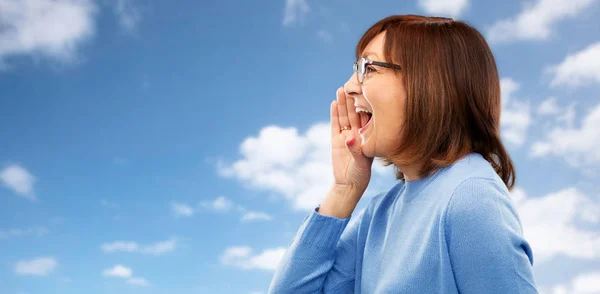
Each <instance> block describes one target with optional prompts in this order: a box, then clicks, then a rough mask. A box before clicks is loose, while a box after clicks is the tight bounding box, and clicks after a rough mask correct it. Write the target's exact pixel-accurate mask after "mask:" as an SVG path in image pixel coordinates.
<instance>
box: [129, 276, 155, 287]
mask: <svg viewBox="0 0 600 294" xmlns="http://www.w3.org/2000/svg"><path fill="white" fill-rule="evenodd" d="M127 283H129V284H131V285H136V286H142V287H147V286H150V283H148V281H146V279H144V278H130V279H128V280H127Z"/></svg>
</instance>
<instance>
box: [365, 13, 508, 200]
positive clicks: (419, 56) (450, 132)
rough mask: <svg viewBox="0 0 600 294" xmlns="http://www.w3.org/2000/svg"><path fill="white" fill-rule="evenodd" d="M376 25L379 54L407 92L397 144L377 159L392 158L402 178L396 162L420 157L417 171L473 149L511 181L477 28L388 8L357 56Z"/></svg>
mask: <svg viewBox="0 0 600 294" xmlns="http://www.w3.org/2000/svg"><path fill="white" fill-rule="evenodd" d="M382 32H385V34H386V35H385V44H384V55H385V59H386V61H388V62H393V63H396V64H398V65H400V66H401V70H400V71H397V72H398V73H400V74H401V75H402V78H403V80H404V83H405V88H406V94H407V101H406V107H405V120H404V126H403V128H402V130H400V134H399V136H400V139H401V140H400V142H401V143H400V146H398V148H397V150H396V152H395V153H394V155H392V156H389V157H388V158H383V159H382V162H383V164H384V165H386V166H389V165H391V164H396V165H395V170H396V177H397V178H398V179H404V174H403V173H402V172H401V171H400V169H399V168H398V165H399V166H403V165H410V164H412V163H414V162H420V163H421V162H422V163H423V167H422V169H421V170H420V175H421V176H423V175H426V174H431V173H433V172H435V171H436V170H438V169H439V168H441V167H444V166H447V165H449V164H452V163H453V162H455V161H456V160H458V159H459V158H461V157H462V156H464V155H466V154H468V153H471V152H476V153H479V154H481V155H482V156H483V157H484V158H485V159H486V160H487V161H488V162H490V164H491V165H492V166H493V168H494V169H495V170H496V173H498V175H499V176H500V178H501V179H502V180H503V181H504V183H505V184H506V186H507V187H508V188H509V189H512V187H513V186H514V183H515V170H514V166H513V163H512V160H511V158H510V156H509V155H508V152H507V151H506V149H505V147H504V145H503V144H502V141H501V139H500V111H501V108H502V107H501V101H500V79H499V77H498V69H497V68H496V62H495V60H494V57H493V55H492V52H491V50H490V48H489V46H488V44H487V42H486V41H485V39H484V38H483V36H482V35H481V34H480V33H479V32H478V31H477V30H475V29H474V28H473V27H471V26H469V25H468V24H466V23H464V22H462V21H455V20H453V19H450V18H441V17H424V16H418V15H395V16H390V17H387V18H384V19H382V20H380V21H379V22H377V23H376V24H374V25H373V26H372V27H371V28H369V29H368V30H367V31H366V32H365V34H364V35H363V36H362V38H361V39H360V41H359V42H358V45H357V46H356V57H357V58H358V57H360V55H361V54H362V52H363V50H364V49H365V48H366V47H367V45H368V44H369V42H370V41H371V40H372V39H373V38H374V37H375V36H377V35H378V34H379V33H382Z"/></svg>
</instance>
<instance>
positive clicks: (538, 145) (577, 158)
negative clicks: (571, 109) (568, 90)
mask: <svg viewBox="0 0 600 294" xmlns="http://www.w3.org/2000/svg"><path fill="white" fill-rule="evenodd" d="M571 116H573V115H571ZM599 125H600V104H598V105H596V107H594V108H593V109H592V110H591V111H590V112H589V113H588V114H587V116H586V117H585V118H584V119H583V120H582V122H581V127H579V128H577V127H572V126H567V127H562V126H556V127H554V128H553V129H552V130H551V131H550V132H549V133H548V134H547V135H546V138H545V139H543V140H540V141H536V142H535V143H534V144H533V145H532V148H531V153H530V154H531V155H532V156H534V157H540V156H547V155H554V156H561V157H564V158H565V159H566V160H567V162H568V163H569V164H571V165H572V166H584V165H590V166H592V165H595V164H598V163H600V128H598V126H599Z"/></svg>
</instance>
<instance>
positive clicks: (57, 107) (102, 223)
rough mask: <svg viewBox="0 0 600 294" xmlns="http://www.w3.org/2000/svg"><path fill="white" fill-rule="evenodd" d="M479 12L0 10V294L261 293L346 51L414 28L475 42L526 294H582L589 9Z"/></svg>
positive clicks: (404, 7) (135, 1)
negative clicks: (511, 175)
mask: <svg viewBox="0 0 600 294" xmlns="http://www.w3.org/2000/svg"><path fill="white" fill-rule="evenodd" d="M496 2H497V3H492V2H488V1H486V2H485V3H484V2H483V1H470V0H448V1H435V0H412V1H368V2H367V1H356V0H350V1H341V0H329V1H314V0H277V1H227V0H226V1H185V2H184V1H177V2H174V1H141V0H103V1H96V2H92V1H88V0H54V1H51V0H0V140H1V142H2V143H1V144H0V292H1V293H10V294H12V293H14V294H16V293H21V294H23V293H31V294H34V293H61V294H63V293H64V294H67V293H82V292H85V293H92V294H93V293H248V294H258V293H266V291H267V289H268V285H269V283H270V280H271V278H272V275H273V272H274V269H275V267H276V266H277V262H278V261H279V259H280V258H281V256H282V255H283V253H284V252H285V249H286V248H287V246H288V244H289V242H290V241H291V240H292V238H293V236H294V234H295V232H296V230H297V229H298V228H299V225H300V224H301V222H302V221H303V220H304V218H305V217H306V215H307V214H308V212H309V211H310V209H312V208H314V207H315V206H316V205H317V204H318V203H319V202H320V201H321V200H322V198H323V197H324V195H325V191H326V189H327V186H328V184H329V183H330V182H331V167H330V161H329V160H330V158H329V141H328V140H329V138H328V135H327V124H328V120H329V103H330V101H331V100H333V99H335V94H334V93H335V90H336V89H337V87H339V86H341V85H342V84H343V83H344V82H345V81H346V79H347V78H348V77H349V76H350V75H351V74H352V70H351V63H352V62H353V59H354V46H355V44H356V42H357V41H358V39H359V38H360V36H361V34H362V33H363V32H364V31H365V30H366V29H367V28H368V27H369V26H370V25H371V24H373V23H374V22H376V21H377V20H379V19H381V18H383V17H385V16H388V15H391V14H407V13H417V14H429V15H444V16H452V17H455V18H457V19H462V20H466V21H467V22H468V23H470V24H472V25H473V26H475V27H476V28H477V29H479V30H480V31H481V32H482V33H483V34H484V35H485V36H486V38H487V39H488V40H489V41H490V44H491V47H492V50H493V52H494V54H495V57H496V61H497V63H498V67H499V71H500V75H501V77H502V91H503V114H502V137H503V139H504V142H505V144H506V146H507V147H508V148H509V151H510V154H511V156H512V157H513V160H514V161H515V164H516V167H517V177H518V179H517V188H516V189H515V190H514V191H513V193H512V196H513V199H514V201H515V206H516V207H517V209H518V211H519V214H520V217H521V219H522V222H523V226H524V232H525V235H526V238H527V239H528V240H529V241H530V242H531V244H532V247H533V251H534V258H535V266H534V271H535V276H536V280H537V282H538V285H539V286H540V289H541V291H542V293H556V294H559V293H600V285H599V284H600V282H598V281H600V194H599V192H598V191H599V190H600V189H599V188H600V184H599V183H600V168H599V167H600V128H599V127H598V126H600V97H599V96H598V90H599V89H600V38H599V37H598V36H599V35H600V34H599V29H598V28H599V27H600V20H599V19H598V18H597V17H596V16H597V15H598V13H600V3H598V1H593V0H569V1H566V0H555V1H547V0H541V1H540V0H536V1H528V2H527V3H525V2H521V1H496ZM393 184H394V178H393V174H392V171H391V170H390V169H389V168H382V167H381V166H376V167H375V172H374V176H373V180H372V181H371V184H370V186H369V189H368V190H367V192H366V195H365V196H364V197H363V199H362V200H361V202H360V203H359V205H358V207H357V211H359V210H361V209H364V207H365V206H366V205H367V204H368V201H369V200H370V198H371V197H372V196H374V195H375V194H377V193H381V192H384V191H386V190H387V189H389V188H390V187H391V186H392V185H393ZM355 214H356V213H355Z"/></svg>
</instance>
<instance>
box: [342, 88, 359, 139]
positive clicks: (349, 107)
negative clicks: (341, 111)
mask: <svg viewBox="0 0 600 294" xmlns="http://www.w3.org/2000/svg"><path fill="white" fill-rule="evenodd" d="M344 96H345V97H346V112H347V113H348V120H349V121H350V126H352V131H356V132H358V129H360V116H359V115H358V113H356V107H354V98H352V97H349V96H348V95H346V93H344Z"/></svg>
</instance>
